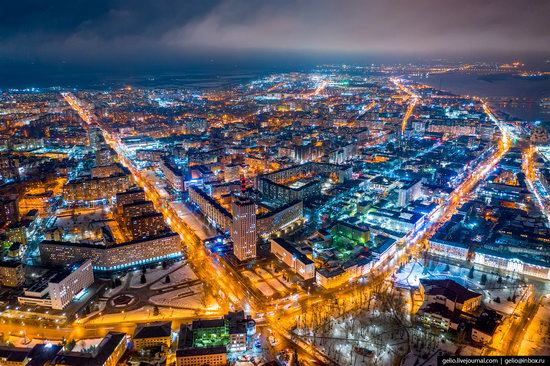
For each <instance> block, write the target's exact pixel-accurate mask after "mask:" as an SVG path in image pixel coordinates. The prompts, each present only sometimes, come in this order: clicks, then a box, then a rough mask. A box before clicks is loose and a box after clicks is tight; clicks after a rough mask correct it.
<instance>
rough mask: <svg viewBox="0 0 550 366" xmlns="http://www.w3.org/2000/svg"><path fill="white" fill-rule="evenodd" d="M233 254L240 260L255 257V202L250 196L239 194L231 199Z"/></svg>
mask: <svg viewBox="0 0 550 366" xmlns="http://www.w3.org/2000/svg"><path fill="white" fill-rule="evenodd" d="M232 208H233V224H232V226H231V238H232V239H233V254H235V256H236V257H237V258H238V259H239V260H240V261H245V260H248V259H252V258H256V241H257V239H258V236H257V233H256V204H255V203H254V201H252V200H251V199H250V198H248V197H246V196H244V195H240V196H236V197H234V199H233V206H232Z"/></svg>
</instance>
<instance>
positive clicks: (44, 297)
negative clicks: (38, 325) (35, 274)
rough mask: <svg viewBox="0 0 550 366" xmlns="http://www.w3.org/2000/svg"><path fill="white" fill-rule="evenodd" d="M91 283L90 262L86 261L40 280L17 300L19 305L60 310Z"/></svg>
mask: <svg viewBox="0 0 550 366" xmlns="http://www.w3.org/2000/svg"><path fill="white" fill-rule="evenodd" d="M93 283H94V274H93V272H92V261H91V260H89V259H88V260H86V261H84V262H83V263H79V264H74V265H71V266H70V268H67V269H65V270H63V271H61V272H57V273H55V274H53V275H51V276H49V277H48V278H42V279H40V280H39V281H37V282H36V283H35V284H33V285H32V286H31V287H29V288H28V289H26V290H25V292H24V295H23V296H19V297H18V300H19V303H21V304H28V305H38V306H44V307H49V308H52V309H56V310H62V309H64V308H65V307H66V306H67V305H69V303H70V302H71V301H73V299H74V298H75V297H78V296H77V295H79V294H80V293H81V291H83V290H85V289H86V288H88V287H90V286H91V285H92V284H93Z"/></svg>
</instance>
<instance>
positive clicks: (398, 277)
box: [393, 262, 426, 288]
mask: <svg viewBox="0 0 550 366" xmlns="http://www.w3.org/2000/svg"><path fill="white" fill-rule="evenodd" d="M393 277H394V283H395V285H396V286H397V287H404V288H417V287H418V286H419V285H420V279H421V278H423V277H426V274H424V266H423V265H422V264H420V263H419V262H409V263H407V264H406V265H405V266H403V268H402V270H401V271H398V272H396V273H394V275H393Z"/></svg>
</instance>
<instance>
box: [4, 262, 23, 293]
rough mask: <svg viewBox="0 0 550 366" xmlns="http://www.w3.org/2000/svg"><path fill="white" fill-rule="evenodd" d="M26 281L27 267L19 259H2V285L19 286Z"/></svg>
mask: <svg viewBox="0 0 550 366" xmlns="http://www.w3.org/2000/svg"><path fill="white" fill-rule="evenodd" d="M24 282H25V269H24V268H23V264H22V263H21V262H18V261H6V262H3V261H0V286H7V287H19V286H21V285H22V284H23V283H24Z"/></svg>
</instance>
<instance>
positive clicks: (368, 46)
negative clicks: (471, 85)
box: [0, 0, 550, 68]
mask: <svg viewBox="0 0 550 366" xmlns="http://www.w3.org/2000/svg"><path fill="white" fill-rule="evenodd" d="M549 16H550V1H548V0H461V1H458V0H334V1H332V0H295V1H291V0H277V1H262V0H249V1H244V0H197V1H193V0H180V1H175V0H150V1H145V0H118V1H106V0H92V1H91V0H71V1H60V0H34V1H29V0H14V1H5V2H3V4H2V11H1V12H0V64H3V65H5V67H6V68H9V67H14V66H22V65H33V64H41V65H42V64H44V65H45V64H49V65H94V64H107V65H109V64H112V65H132V64H158V65H162V64H182V65H184V64H187V63H192V62H196V63H201V62H212V61H213V60H217V61H218V62H219V60H227V61H228V62H232V60H244V59H247V58H255V57H257V58H261V57H263V58H264V60H266V59H267V60H271V59H273V60H275V59H277V58H281V59H284V58H285V56H290V55H298V54H299V55H306V56H307V55H312V56H313V55H330V56H335V55H337V56H338V55H340V56H341V55H348V56H349V55H351V56H354V55H355V56H357V55H376V56H380V55H384V56H388V57H389V56H392V57H396V58H399V57H404V56H407V57H409V56H418V57H424V56H428V57H468V56H476V55H479V56H485V55H497V56H507V55H513V56H516V55H530V54H537V55H541V57H543V58H544V57H549V54H550V21H549V20H548V19H549ZM545 53H546V54H545ZM8 65H11V66H8Z"/></svg>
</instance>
